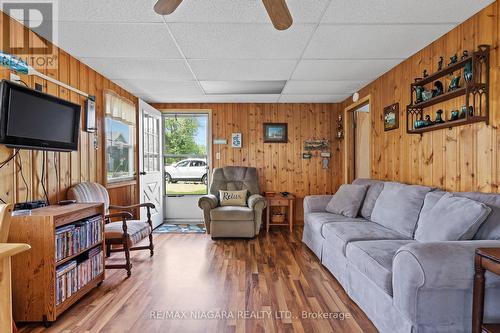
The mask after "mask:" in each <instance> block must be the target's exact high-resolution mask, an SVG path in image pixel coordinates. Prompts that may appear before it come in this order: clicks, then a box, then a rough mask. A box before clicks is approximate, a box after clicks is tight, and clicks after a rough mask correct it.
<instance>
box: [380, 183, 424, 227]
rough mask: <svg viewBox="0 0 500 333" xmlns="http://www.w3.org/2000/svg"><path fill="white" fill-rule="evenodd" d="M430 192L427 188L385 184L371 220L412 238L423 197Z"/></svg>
mask: <svg viewBox="0 0 500 333" xmlns="http://www.w3.org/2000/svg"><path fill="white" fill-rule="evenodd" d="M431 190H432V189H431V188H430V187H427V186H420V185H406V184H400V183H392V182H387V183H385V184H384V189H383V190H382V192H381V193H380V195H379V197H378V199H377V202H376V203H375V207H374V208H373V213H372V218H371V220H372V221H373V222H376V223H378V224H380V225H382V226H384V227H387V228H389V229H391V230H394V231H396V232H398V233H400V234H402V235H404V236H406V237H413V233H414V231H415V227H416V225H417V221H418V217H419V215H420V210H421V209H422V205H423V204H424V198H425V195H426V194H427V193H429V192H430V191H431Z"/></svg>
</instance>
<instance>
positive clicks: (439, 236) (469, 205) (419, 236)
mask: <svg viewBox="0 0 500 333" xmlns="http://www.w3.org/2000/svg"><path fill="white" fill-rule="evenodd" d="M490 212H491V208H489V207H488V206H486V205H485V204H483V203H481V202H477V201H474V200H471V199H468V198H464V197H457V196H454V195H453V194H450V193H446V194H445V195H443V196H442V197H441V199H439V201H438V202H437V203H436V204H435V205H434V207H433V208H432V209H431V210H430V211H429V212H428V213H427V214H426V215H425V216H424V217H423V218H422V219H420V220H419V224H418V227H417V230H416V231H415V239H416V240H418V241H421V242H433V241H457V240H469V239H472V237H474V235H475V234H476V232H477V230H478V229H479V227H480V226H481V224H482V223H483V222H484V220H485V219H486V217H487V216H488V215H489V214H490Z"/></svg>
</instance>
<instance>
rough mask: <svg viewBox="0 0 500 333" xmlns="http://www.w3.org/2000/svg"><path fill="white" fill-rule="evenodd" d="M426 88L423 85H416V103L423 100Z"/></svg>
mask: <svg viewBox="0 0 500 333" xmlns="http://www.w3.org/2000/svg"><path fill="white" fill-rule="evenodd" d="M424 90H425V88H424V87H422V86H416V87H415V103H421V102H422V101H423V99H422V93H423V92H424Z"/></svg>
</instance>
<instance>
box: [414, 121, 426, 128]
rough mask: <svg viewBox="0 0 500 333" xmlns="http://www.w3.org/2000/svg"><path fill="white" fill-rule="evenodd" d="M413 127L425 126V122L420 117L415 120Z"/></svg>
mask: <svg viewBox="0 0 500 333" xmlns="http://www.w3.org/2000/svg"><path fill="white" fill-rule="evenodd" d="M413 127H415V129H417V128H422V127H425V122H424V121H423V120H422V119H418V120H415V123H414V124H413Z"/></svg>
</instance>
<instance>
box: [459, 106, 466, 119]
mask: <svg viewBox="0 0 500 333" xmlns="http://www.w3.org/2000/svg"><path fill="white" fill-rule="evenodd" d="M466 116H467V107H466V106H465V105H464V106H462V109H461V110H460V114H459V115H458V118H460V119H464V118H465V117H466Z"/></svg>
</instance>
